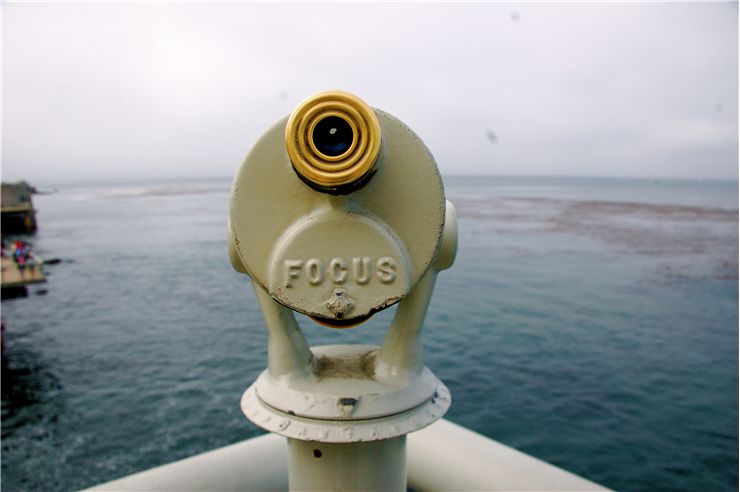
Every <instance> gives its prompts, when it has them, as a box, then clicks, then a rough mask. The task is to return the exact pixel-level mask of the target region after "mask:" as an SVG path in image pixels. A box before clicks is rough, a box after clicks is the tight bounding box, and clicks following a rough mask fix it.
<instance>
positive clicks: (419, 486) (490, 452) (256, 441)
mask: <svg viewBox="0 0 740 492" xmlns="http://www.w3.org/2000/svg"><path fill="white" fill-rule="evenodd" d="M407 440H408V442H407V459H406V470H407V474H408V485H409V487H410V488H412V489H413V490H416V491H419V492H422V491H430V492H431V491H454V490H490V491H496V490H500V491H514V490H515V491H565V490H568V491H589V490H590V491H603V490H608V489H606V488H604V487H602V486H601V485H598V484H596V483H594V482H591V481H589V480H586V479H584V478H582V477H579V476H577V475H574V474H572V473H570V472H568V471H565V470H563V469H561V468H558V467H556V466H553V465H551V464H549V463H545V462H544V461H541V460H539V459H537V458H534V457H532V456H529V455H527V454H524V453H522V452H520V451H517V450H515V449H512V448H510V447H508V446H505V445H503V444H501V443H499V442H497V441H494V440H492V439H489V438H487V437H485V436H482V435H480V434H477V433H475V432H473V431H471V430H468V429H466V428H464V427H461V426H459V425H457V424H454V423H452V422H450V421H448V420H444V419H442V420H439V421H437V422H435V423H434V424H432V425H430V426H429V427H427V428H425V429H422V430H420V431H418V432H414V433H413V434H410V435H409V436H408V437H407ZM381 442H382V441H381ZM310 451H311V454H310V455H309V456H307V457H306V460H305V463H303V462H302V464H301V466H304V465H305V466H310V465H311V464H312V463H315V462H316V461H320V460H322V459H324V458H326V457H328V456H327V455H326V454H323V453H322V455H321V456H320V457H315V456H314V455H313V449H310ZM287 452H288V446H287V445H286V442H285V439H283V438H281V437H280V436H278V435H275V434H267V435H264V436H261V437H256V438H253V439H249V440H246V441H243V442H240V443H237V444H233V445H231V446H226V447H223V448H220V449H216V450H214V451H210V452H207V453H203V454H199V455H197V456H193V457H190V458H186V459H184V460H180V461H176V462H174V463H170V464H167V465H164V466H160V467H157V468H152V469H151V470H147V471H144V472H141V473H137V474H134V475H130V476H128V477H124V478H121V479H119V480H114V481H112V482H107V483H104V484H102V485H98V486H97V487H93V488H92V489H88V490H95V491H104V490H105V491H123V490H126V491H131V492H140V491H151V492H164V491H183V492H187V491H213V490H218V491H223V492H231V491H233V492H236V491H278V490H280V491H283V490H287V489H288V466H287ZM378 470H380V471H381V473H382V471H383V469H382V468H379V469H378Z"/></svg>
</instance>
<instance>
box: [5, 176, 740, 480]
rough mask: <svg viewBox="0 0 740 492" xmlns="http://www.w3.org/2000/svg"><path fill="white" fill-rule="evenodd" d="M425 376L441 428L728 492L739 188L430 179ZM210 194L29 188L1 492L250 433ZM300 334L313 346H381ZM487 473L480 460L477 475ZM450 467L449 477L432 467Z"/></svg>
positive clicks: (223, 197)
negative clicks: (437, 186) (430, 284)
mask: <svg viewBox="0 0 740 492" xmlns="http://www.w3.org/2000/svg"><path fill="white" fill-rule="evenodd" d="M445 185H446V189H447V196H448V198H449V199H450V200H451V201H452V202H454V204H455V205H456V207H457V212H458V216H459V227H460V243H459V244H460V249H459V253H458V257H457V262H456V264H455V265H454V266H453V268H452V269H451V270H448V271H445V272H443V273H442V274H441V275H440V277H439V279H438V282H437V288H436V291H435V294H434V298H433V299H432V303H431V308H430V312H429V315H428V316H427V322H426V326H425V328H424V349H425V357H426V363H427V365H428V366H430V367H431V369H432V370H433V371H434V372H435V373H436V374H437V375H438V376H439V377H440V378H441V379H442V380H444V381H445V383H446V384H447V385H448V387H449V388H450V390H451V391H452V395H453V404H452V407H451V409H450V411H449V413H448V415H447V416H448V418H449V419H451V420H453V421H454V422H457V423H459V424H462V425H465V426H467V427H469V428H472V429H474V430H475V431H477V432H480V433H482V434H484V435H486V436H489V437H491V438H494V439H497V440H499V441H502V442H503V443H505V444H508V445H510V446H513V447H515V448H518V449H520V450H522V451H525V452H527V453H530V454H532V455H534V456H537V457H539V458H541V459H543V460H546V461H549V462H551V463H554V464H555V465H558V466H561V467H563V468H566V469H568V470H570V471H572V472H575V473H577V474H580V475H583V476H585V477H587V478H589V479H591V480H594V481H596V482H599V483H602V484H604V485H606V486H608V487H612V488H614V489H618V490H624V491H650V492H655V491H697V490H702V491H730V490H737V488H738V184H737V182H736V181H732V182H721V181H668V180H627V179H585V178H582V179H579V178H512V177H455V176H452V177H445ZM229 187H230V182H229V180H226V179H224V180H203V181H196V180H190V181H183V182H149V183H128V184H117V185H105V186H104V185H86V186H82V185H80V186H70V185H67V186H59V187H58V191H57V192H56V193H54V194H48V195H39V196H36V197H35V205H36V208H37V209H38V211H39V213H38V221H39V224H40V229H39V231H38V233H37V234H36V235H35V236H32V237H29V238H28V239H29V240H30V241H32V242H33V244H34V247H35V251H36V253H37V254H40V255H41V256H43V257H45V258H60V259H61V260H62V262H61V263H60V264H57V265H49V266H47V267H46V269H47V272H48V274H49V277H48V283H46V284H44V285H41V286H36V287H32V288H30V289H29V296H28V297H27V298H18V299H6V300H3V301H2V317H3V319H4V322H5V325H6V330H5V334H4V343H5V345H4V351H3V357H2V486H3V489H4V490H8V491H24V490H29V491H30V490H45V491H56V490H59V491H69V490H76V489H79V488H82V487H87V486H91V485H94V484H97V483H100V482H104V481H108V480H112V479H115V478H118V477H121V476H123V475H126V474H130V473H133V472H136V471H140V470H144V469H147V468H150V467H153V466H157V465H160V464H164V463H167V462H170V461H172V460H177V459H180V458H184V457H187V456H190V455H193V454H196V453H200V452H203V451H207V450H211V449H214V448H217V447H220V446H224V445H227V444H230V443H234V442H237V441H240V440H242V439H247V438H250V437H253V436H256V435H258V434H260V433H261V431H260V430H258V429H257V428H255V427H254V426H253V425H252V424H250V423H249V422H248V421H247V420H246V419H245V418H244V417H243V416H242V413H241V411H240V409H239V400H240V397H241V394H242V392H243V391H244V390H245V389H246V388H247V386H249V384H251V382H252V381H254V379H255V378H256V377H257V375H258V374H259V372H260V371H261V370H262V369H263V368H264V367H265V365H266V347H267V337H266V334H265V330H264V328H263V325H262V319H261V316H260V313H259V311H258V309H257V304H256V302H255V298H254V294H253V292H252V289H251V287H250V285H249V282H248V279H247V278H246V277H244V276H242V275H239V274H237V273H235V272H234V271H233V270H232V269H231V266H230V265H229V261H228V258H227V253H226V219H227V212H228V197H229ZM392 315H393V309H390V310H388V311H385V312H383V313H380V314H379V315H376V316H375V317H374V318H373V319H372V320H371V321H370V322H368V323H367V324H365V325H361V326H360V327H358V328H356V329H353V330H344V331H337V330H330V329H327V328H324V327H321V326H318V325H316V324H314V323H312V322H311V321H309V320H305V319H302V320H301V326H302V327H303V329H304V331H305V333H306V335H307V337H308V339H309V342H310V343H311V344H314V345H317V344H326V343H376V344H379V343H380V341H381V339H382V337H383V334H384V331H385V327H386V326H387V324H388V323H389V320H390V319H391V317H392ZM492 466H495V463H492ZM450 473H454V470H450Z"/></svg>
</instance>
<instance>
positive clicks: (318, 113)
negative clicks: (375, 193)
mask: <svg viewBox="0 0 740 492" xmlns="http://www.w3.org/2000/svg"><path fill="white" fill-rule="evenodd" d="M285 147H286V150H287V151H288V156H289V157H290V162H291V163H292V164H293V168H294V169H295V170H296V172H297V173H298V175H299V176H300V177H301V178H302V179H303V180H304V181H306V182H307V183H308V184H310V185H311V186H313V187H315V188H317V189H319V190H321V191H335V190H338V189H341V188H343V187H347V186H350V185H358V184H361V183H362V182H363V180H364V179H367V178H368V177H369V176H370V175H371V174H372V170H373V168H374V166H375V163H376V161H377V159H378V154H379V153H380V123H379V122H378V118H377V116H376V115H375V112H374V111H373V109H372V108H371V107H370V106H368V105H367V104H366V103H365V102H364V101H363V100H362V99H360V98H358V97H357V96H355V95H353V94H350V93H348V92H344V91H326V92H320V93H318V94H314V95H313V96H311V97H309V98H308V99H306V100H305V101H303V102H302V103H301V104H299V105H298V107H297V108H296V109H295V110H294V111H293V113H292V114H291V115H290V118H288V123H287V125H286V127H285Z"/></svg>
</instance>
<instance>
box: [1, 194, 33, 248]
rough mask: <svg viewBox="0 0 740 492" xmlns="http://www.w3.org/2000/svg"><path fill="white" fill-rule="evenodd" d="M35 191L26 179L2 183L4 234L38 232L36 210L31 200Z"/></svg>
mask: <svg viewBox="0 0 740 492" xmlns="http://www.w3.org/2000/svg"><path fill="white" fill-rule="evenodd" d="M34 193H36V189H35V188H34V187H33V186H31V185H29V184H28V183H26V182H25V181H21V182H19V183H2V189H0V202H1V207H0V212H2V213H1V215H2V232H3V235H6V234H31V233H34V232H36V210H35V209H34V208H33V201H32V200H31V195H32V194H34Z"/></svg>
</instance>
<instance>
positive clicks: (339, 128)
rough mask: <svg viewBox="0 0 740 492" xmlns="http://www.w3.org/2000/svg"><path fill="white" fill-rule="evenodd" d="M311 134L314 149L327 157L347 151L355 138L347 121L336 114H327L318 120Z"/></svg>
mask: <svg viewBox="0 0 740 492" xmlns="http://www.w3.org/2000/svg"><path fill="white" fill-rule="evenodd" d="M312 136H313V144H314V145H315V146H316V150H318V151H319V152H321V153H322V154H324V155H326V156H329V157H336V156H338V155H342V154H344V153H345V152H347V149H349V148H350V146H351V145H352V141H353V140H354V138H355V136H354V135H353V133H352V127H351V126H349V123H347V122H346V121H344V120H343V119H342V118H340V117H338V116H329V117H327V118H324V119H323V120H321V121H319V122H318V124H317V125H316V127H315V128H314V130H313V135H312Z"/></svg>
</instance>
